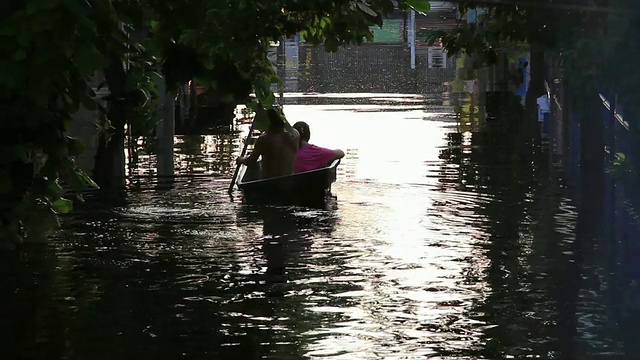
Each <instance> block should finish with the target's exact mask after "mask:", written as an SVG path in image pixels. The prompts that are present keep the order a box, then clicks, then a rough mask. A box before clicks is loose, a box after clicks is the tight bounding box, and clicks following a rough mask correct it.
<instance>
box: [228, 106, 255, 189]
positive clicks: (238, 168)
mask: <svg viewBox="0 0 640 360" xmlns="http://www.w3.org/2000/svg"><path fill="white" fill-rule="evenodd" d="M255 125H256V121H255V118H254V120H253V121H252V122H251V127H250V128H249V134H248V135H247V139H246V140H245V142H244V146H243V147H242V152H241V153H240V157H243V156H244V154H245V153H246V152H247V146H248V145H249V140H250V139H251V135H253V128H254V127H255ZM238 171H240V164H236V170H235V171H234V172H233V176H232V177H231V184H229V194H231V193H232V192H233V185H234V183H235V182H236V177H237V176H238Z"/></svg>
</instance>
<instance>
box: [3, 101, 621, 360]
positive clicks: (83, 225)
mask: <svg viewBox="0 0 640 360" xmlns="http://www.w3.org/2000/svg"><path fill="white" fill-rule="evenodd" d="M290 96H295V97H296V98H297V99H298V100H299V101H295V102H293V101H292V103H291V104H289V105H285V113H286V114H287V116H288V118H289V119H290V120H293V121H297V120H304V121H307V122H308V123H309V124H310V127H311V140H312V141H311V142H315V143H316V144H319V145H322V146H326V147H335V148H341V149H343V150H345V152H346V157H345V159H344V160H343V162H342V164H341V165H340V167H339V173H338V180H337V182H336V183H335V184H334V187H333V190H332V194H333V196H332V198H331V199H329V201H328V204H327V206H326V207H325V208H323V209H311V208H301V207H273V206H251V205H247V204H243V203H242V199H241V194H240V193H239V192H238V191H236V192H234V194H233V196H231V197H230V196H229V195H228V194H227V188H228V185H229V178H230V173H231V172H232V170H233V169H232V168H231V167H230V163H231V160H232V158H233V156H235V154H237V153H238V152H239V145H240V142H239V140H238V139H239V138H240V137H241V136H242V135H239V136H235V137H234V136H230V135H220V136H215V135H212V136H202V137H200V136H198V137H184V138H179V139H178V140H179V141H178V145H176V149H177V152H178V154H177V155H176V166H177V169H178V172H179V175H180V176H177V177H175V178H169V179H161V180H154V179H153V178H146V177H136V178H134V179H132V180H131V181H130V183H129V187H128V189H127V190H126V191H124V192H123V193H122V194H120V195H118V196H111V197H110V198H107V199H105V198H103V197H100V196H99V195H98V194H94V195H89V196H88V201H87V204H86V205H84V206H81V207H80V208H79V209H78V210H77V211H76V212H75V213H74V214H72V215H70V216H67V217H65V218H64V219H63V225H64V229H63V230H62V231H60V232H59V233H57V234H55V236H53V238H52V240H51V243H50V245H49V246H48V247H45V248H33V249H27V250H26V251H24V252H23V253H21V254H20V255H19V256H17V257H16V256H8V257H7V259H5V260H3V261H2V264H4V266H2V274H0V276H1V277H2V280H1V281H0V284H1V285H0V286H1V288H0V291H1V292H0V295H1V297H0V305H1V306H0V315H1V319H2V322H1V324H0V326H1V327H2V333H0V335H2V337H1V340H0V341H1V342H2V343H3V344H4V345H3V347H2V353H3V356H2V358H3V359H178V358H184V359H301V358H312V359H316V358H330V359H425V358H432V359H508V358H513V359H525V358H531V359H603V358H611V359H617V358H625V354H629V355H627V356H628V358H633V357H632V356H631V354H632V353H630V352H629V349H628V346H629V342H628V341H627V338H625V335H624V333H623V331H622V330H621V329H620V327H619V324H618V320H619V313H620V309H619V306H618V305H616V304H618V301H617V299H615V298H613V295H614V292H613V291H612V290H611V288H612V286H611V285H610V283H611V281H612V280H611V271H612V267H613V265H612V260H611V259H609V258H607V252H606V250H607V248H606V247H605V246H603V245H602V244H600V243H599V242H598V240H596V239H595V235H594V236H588V238H589V239H590V240H588V241H590V243H585V242H584V241H587V240H584V239H582V240H581V239H580V238H579V237H578V236H577V235H576V234H577V233H579V231H578V229H577V227H579V226H580V221H579V220H580V214H579V213H578V210H577V204H576V202H575V200H573V196H572V193H573V192H572V190H571V187H570V186H568V185H567V183H566V181H565V179H564V177H563V175H562V173H561V172H560V171H559V170H557V169H555V168H554V167H553V166H549V164H547V163H545V162H544V161H543V160H540V159H538V158H535V157H534V158H533V159H532V160H531V161H523V160H522V159H520V158H519V157H518V156H517V154H516V149H515V147H514V145H513V142H512V141H509V139H510V137H509V136H508V134H507V135H504V134H501V133H498V134H492V133H491V132H490V130H487V129H483V128H477V129H471V130H472V131H467V130H468V129H467V127H465V126H463V125H464V124H461V123H460V122H459V121H458V120H456V119H455V118H454V117H453V116H451V115H452V114H451V112H452V111H453V110H452V109H451V110H449V112H447V111H443V110H446V109H447V108H446V107H444V106H440V107H437V109H436V110H437V111H434V107H433V106H430V105H428V104H430V103H432V102H431V100H429V101H427V100H428V99H430V98H429V97H428V96H427V95H424V94H370V93H359V94H325V95H322V94H314V95H308V96H306V97H307V98H313V99H314V100H313V101H311V100H309V102H310V103H312V104H311V105H308V104H304V98H305V95H303V94H293V95H290ZM323 98H327V99H328V98H331V99H332V100H331V101H329V100H324V101H323V100H322V99H323ZM354 98H357V99H358V101H354ZM363 99H364V100H363ZM241 129H242V130H243V131H246V125H245V126H244V127H241ZM465 129H467V130H465ZM152 159H153V157H149V156H141V157H140V162H141V163H140V164H137V165H136V167H135V168H134V170H135V172H136V173H137V174H145V173H147V172H148V171H147V170H148V169H150V168H152V167H153V165H152V162H151V160H152ZM145 161H147V163H145ZM205 175H206V176H205ZM579 241H583V242H581V243H580V244H579V243H578V242H579ZM3 256H4V255H3Z"/></svg>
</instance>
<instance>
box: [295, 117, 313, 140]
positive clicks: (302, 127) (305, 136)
mask: <svg viewBox="0 0 640 360" xmlns="http://www.w3.org/2000/svg"><path fill="white" fill-rule="evenodd" d="M293 128H294V129H296V130H298V133H300V141H306V142H309V139H310V138H311V131H310V130H309V124H307V123H306V122H304V121H298V122H297V123H295V124H293Z"/></svg>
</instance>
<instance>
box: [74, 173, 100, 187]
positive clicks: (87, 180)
mask: <svg viewBox="0 0 640 360" xmlns="http://www.w3.org/2000/svg"><path fill="white" fill-rule="evenodd" d="M76 174H77V175H78V177H79V178H80V179H82V181H84V183H85V184H87V185H89V186H91V187H93V188H96V189H100V186H98V184H96V183H95V181H93V180H92V179H91V178H90V177H89V175H87V174H86V173H85V172H84V171H82V170H80V169H76Z"/></svg>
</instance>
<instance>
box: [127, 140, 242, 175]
mask: <svg viewBox="0 0 640 360" xmlns="http://www.w3.org/2000/svg"><path fill="white" fill-rule="evenodd" d="M236 138H237V134H235V133H233V132H228V131H226V132H221V133H220V134H215V135H181V136H176V137H175V145H174V150H175V154H174V162H175V171H176V173H177V174H179V175H194V174H202V175H226V174H228V173H230V172H231V171H232V164H233V154H234V152H235V151H236V150H237V149H236V147H237V146H238V144H237V143H236V142H235V140H236ZM131 143H132V146H131V147H130V151H129V158H128V162H127V166H128V168H129V174H131V175H152V174H155V172H156V170H155V167H156V162H157V155H156V141H155V139H154V138H153V137H145V138H139V139H136V140H135V141H133V142H131Z"/></svg>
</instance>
